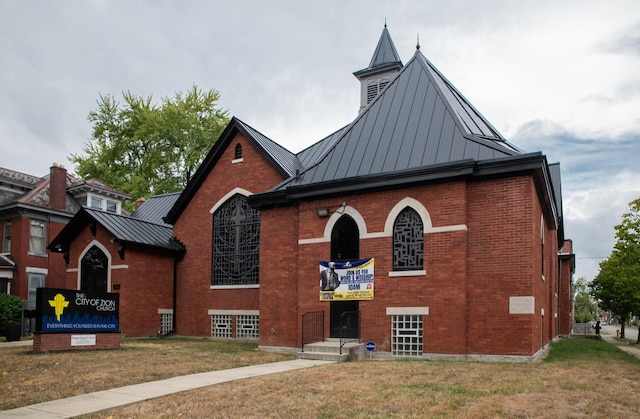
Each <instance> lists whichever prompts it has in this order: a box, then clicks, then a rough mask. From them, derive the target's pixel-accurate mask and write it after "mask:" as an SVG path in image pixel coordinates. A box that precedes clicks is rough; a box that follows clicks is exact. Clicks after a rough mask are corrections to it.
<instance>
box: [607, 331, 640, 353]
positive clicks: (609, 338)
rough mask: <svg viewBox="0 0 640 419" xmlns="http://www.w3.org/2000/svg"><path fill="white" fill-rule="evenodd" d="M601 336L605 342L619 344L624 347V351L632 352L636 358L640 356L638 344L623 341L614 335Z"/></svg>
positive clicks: (619, 346) (618, 345)
mask: <svg viewBox="0 0 640 419" xmlns="http://www.w3.org/2000/svg"><path fill="white" fill-rule="evenodd" d="M600 337H601V338H602V339H603V340H604V341H605V342H609V343H610V344H612V345H615V346H617V347H618V348H620V349H622V350H623V351H625V352H627V353H630V354H631V355H633V356H635V357H636V358H640V348H638V347H637V346H634V345H630V344H629V343H627V342H621V341H619V340H617V339H616V338H614V337H613V336H612V335H600Z"/></svg>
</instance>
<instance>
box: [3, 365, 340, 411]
mask: <svg viewBox="0 0 640 419" xmlns="http://www.w3.org/2000/svg"><path fill="white" fill-rule="evenodd" d="M327 364H333V362H331V361H316V360H308V359H294V360H291V361H282V362H274V363H271V364H261V365H251V366H248V367H241V368H233V369H228V370H221V371H211V372H203V373H199V374H191V375H183V376H179V377H173V378H168V379H166V380H160V381H151V382H148V383H142V384H134V385H131V386H126V387H120V388H114V389H111V390H105V391H98V392H96V393H89V394H84V395H81V396H74V397H69V398H66V399H61V400H54V401H50V402H44V403H38V404H34V405H31V406H25V407H20V408H18V409H12V410H5V411H3V412H0V418H34V419H35V418H39V419H42V418H43V419H47V418H69V417H74V416H79V415H85V414H88V413H95V412H99V411H102V410H106V409H112V408H114V407H120V406H125V405H128V404H132V403H138V402H141V401H145V400H149V399H154V398H157V397H163V396H167V395H169V394H174V393H179V392H181V391H188V390H195V389H198V388H201V387H207V386H210V385H214V384H220V383H226V382H229V381H236V380H242V379H244V378H252V377H259V376H262V375H269V374H276V373H279V372H285V371H293V370H298V369H302V368H310V367H315V366H318V365H327Z"/></svg>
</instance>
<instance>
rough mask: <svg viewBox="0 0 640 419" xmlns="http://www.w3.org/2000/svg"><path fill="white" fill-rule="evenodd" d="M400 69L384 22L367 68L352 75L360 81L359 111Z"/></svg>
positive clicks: (398, 58)
mask: <svg viewBox="0 0 640 419" xmlns="http://www.w3.org/2000/svg"><path fill="white" fill-rule="evenodd" d="M401 69H402V61H401V60H400V56H399V55H398V51H396V47H395V45H393V41H392V40H391V35H389V30H388V29H387V23H386V22H385V24H384V29H383V30H382V35H380V40H378V45H377V46H376V49H375V51H374V52H373V57H371V62H369V66H368V67H367V68H364V69H362V70H358V71H356V72H355V73H353V75H354V76H356V77H357V78H358V80H360V110H362V109H364V108H365V107H366V106H367V105H368V104H369V102H371V101H372V100H373V99H374V98H375V97H376V96H377V95H378V93H380V92H381V91H382V90H383V89H384V88H385V87H386V86H387V84H389V82H390V81H391V80H392V79H393V78H394V77H395V75H396V74H397V73H398V72H400V70H401Z"/></svg>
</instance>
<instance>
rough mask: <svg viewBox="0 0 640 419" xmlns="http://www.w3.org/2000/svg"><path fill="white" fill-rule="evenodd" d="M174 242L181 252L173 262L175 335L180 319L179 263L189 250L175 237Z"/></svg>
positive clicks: (173, 326)
mask: <svg viewBox="0 0 640 419" xmlns="http://www.w3.org/2000/svg"><path fill="white" fill-rule="evenodd" d="M172 240H173V241H174V242H175V243H176V244H178V245H179V246H180V251H179V252H178V255H177V256H176V257H175V259H174V260H173V304H172V307H171V308H172V309H173V321H172V324H171V329H172V331H173V333H174V334H175V333H176V324H177V321H176V319H177V317H178V262H180V261H181V260H182V258H184V254H185V253H186V251H187V249H186V247H185V246H184V244H182V243H181V242H180V241H179V240H178V239H176V238H175V237H173V238H172Z"/></svg>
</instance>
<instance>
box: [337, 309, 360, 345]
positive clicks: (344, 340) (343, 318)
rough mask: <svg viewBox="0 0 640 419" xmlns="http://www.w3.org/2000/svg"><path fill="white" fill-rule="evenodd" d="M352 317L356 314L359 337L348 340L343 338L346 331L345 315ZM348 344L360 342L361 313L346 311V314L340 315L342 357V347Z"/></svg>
mask: <svg viewBox="0 0 640 419" xmlns="http://www.w3.org/2000/svg"><path fill="white" fill-rule="evenodd" d="M347 314H349V315H352V314H355V315H356V318H357V320H358V328H357V331H358V333H357V337H355V338H346V337H344V336H343V333H344V330H345V328H346V327H345V326H346V324H345V315H347ZM347 342H360V311H345V312H344V313H342V314H340V355H342V347H343V346H344V345H345V344H346V343H347Z"/></svg>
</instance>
